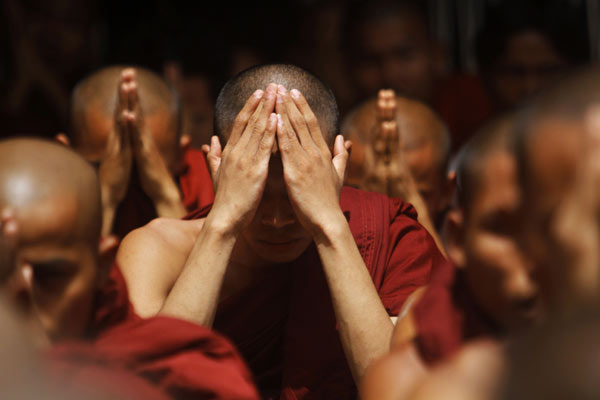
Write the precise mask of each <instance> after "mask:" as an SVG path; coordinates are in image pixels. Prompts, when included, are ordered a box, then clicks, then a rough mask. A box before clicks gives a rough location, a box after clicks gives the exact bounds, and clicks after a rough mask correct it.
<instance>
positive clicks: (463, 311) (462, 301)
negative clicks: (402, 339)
mask: <svg viewBox="0 0 600 400" xmlns="http://www.w3.org/2000/svg"><path fill="white" fill-rule="evenodd" d="M412 315H413V318H414V321H415V324H416V328H417V338H416V344H417V348H418V349H419V354H420V355H421V358H422V359H423V360H424V361H425V362H426V363H427V364H430V365H432V364H435V363H437V362H439V361H442V360H444V359H446V358H448V357H450V356H452V355H453V354H454V353H455V352H456V351H458V350H459V349H460V347H461V346H462V345H463V344H464V343H465V342H466V341H469V340H472V339H477V338H483V337H494V336H497V332H498V329H497V327H496V326H495V324H494V323H493V322H492V321H490V320H489V319H488V318H487V317H486V316H485V315H484V314H483V312H482V311H481V310H480V309H479V307H478V306H477V305H476V304H475V303H474V301H473V299H472V297H471V296H470V295H469V291H468V288H467V287H466V285H465V283H464V277H463V276H462V274H461V273H460V272H459V271H458V270H456V269H454V268H448V269H443V270H438V271H436V273H435V274H434V275H433V276H432V280H431V283H430V284H429V286H428V287H427V289H426V290H425V292H424V293H423V296H422V297H421V298H420V299H419V301H418V302H417V303H416V304H415V305H414V306H413V311H412Z"/></svg>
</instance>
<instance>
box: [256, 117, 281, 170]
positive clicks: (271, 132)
mask: <svg viewBox="0 0 600 400" xmlns="http://www.w3.org/2000/svg"><path fill="white" fill-rule="evenodd" d="M276 130H277V115H276V114H275V113H271V114H270V115H269V119H268V121H267V127H266V129H265V134H264V135H263V137H262V140H261V141H260V146H259V148H258V151H257V153H256V157H257V159H258V160H259V161H265V162H267V163H268V162H269V159H270V158H271V150H272V149H273V144H274V143H275V134H276Z"/></svg>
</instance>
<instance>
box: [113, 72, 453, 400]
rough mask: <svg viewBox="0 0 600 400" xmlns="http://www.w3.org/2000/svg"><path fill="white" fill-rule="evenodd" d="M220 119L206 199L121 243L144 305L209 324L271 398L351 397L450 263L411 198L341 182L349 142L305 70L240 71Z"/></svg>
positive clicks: (221, 100) (144, 309) (122, 259)
mask: <svg viewBox="0 0 600 400" xmlns="http://www.w3.org/2000/svg"><path fill="white" fill-rule="evenodd" d="M265 88H266V89H265ZM288 89H291V90H289V91H288ZM215 122H216V124H215V128H216V132H217V133H218V134H219V136H220V137H221V138H222V139H223V140H224V141H226V145H225V147H224V148H223V149H222V148H221V142H220V139H219V138H218V137H213V138H212V140H211V145H210V146H207V147H206V151H207V152H208V160H209V167H210V168H211V172H212V176H213V179H214V182H215V188H216V194H215V202H214V204H213V206H212V208H211V209H210V210H209V209H204V210H199V211H198V212H197V213H195V214H194V215H193V216H191V217H190V219H191V220H189V221H180V220H172V219H157V220H155V221H153V222H151V223H150V224H148V225H147V226H145V227H143V228H141V229H138V230H135V231H133V232H132V233H131V234H129V235H128V236H127V237H126V238H125V239H124V240H123V243H122V245H121V247H120V249H119V252H118V254H117V262H118V263H119V265H120V266H121V267H122V269H123V273H124V275H125V279H126V280H127V282H128V284H129V287H130V291H131V292H130V293H131V296H132V302H133V304H134V307H135V309H136V311H137V312H138V313H139V314H140V315H143V316H151V315H156V314H167V315H173V316H177V317H180V318H185V319H190V320H192V321H195V322H198V323H201V324H205V325H207V326H210V325H211V324H212V325H214V327H215V329H216V330H218V331H219V332H221V333H224V334H225V335H227V336H228V337H230V338H231V339H232V340H233V342H234V343H235V344H236V345H237V346H238V348H239V349H240V351H241V353H242V355H243V356H244V358H245V359H246V361H248V363H249V365H250V368H251V370H252V372H253V374H254V377H255V379H256V381H257V383H258V386H259V390H260V392H261V394H262V395H263V397H265V398H271V397H281V398H284V399H301V398H339V399H346V398H348V399H350V398H356V386H355V383H359V382H360V381H361V379H362V376H363V374H364V371H365V369H366V368H367V366H368V365H369V364H370V363H371V361H372V360H374V359H376V358H378V357H380V356H382V355H383V354H385V353H387V352H388V351H389V346H390V339H391V335H392V331H393V328H394V322H395V318H394V316H395V315H397V313H398V311H399V310H400V307H401V305H402V304H403V303H404V301H405V299H406V298H407V297H408V296H409V295H410V294H411V293H412V292H413V290H414V289H415V288H417V287H420V286H422V285H424V284H426V283H427V282H428V280H429V275H430V272H431V271H432V270H437V269H443V268H444V266H445V263H446V261H445V259H444V258H443V256H442V255H441V254H440V253H439V251H438V250H437V248H436V246H435V243H434V242H433V240H432V238H431V236H430V235H429V234H428V233H427V232H426V231H425V229H424V228H423V227H422V226H421V225H420V224H419V223H418V222H417V220H416V213H415V211H414V209H413V208H412V207H411V206H410V205H409V204H407V203H404V202H403V201H402V200H399V199H389V198H387V197H385V196H384V195H381V194H377V193H369V192H363V191H360V190H356V189H352V188H348V187H343V188H342V182H343V176H344V170H345V166H346V160H347V157H348V152H347V148H348V147H349V143H345V142H344V139H343V137H342V136H341V135H337V132H338V129H337V106H336V102H335V98H334V96H333V94H332V93H331V91H330V90H329V89H328V88H327V87H326V86H325V84H323V83H322V82H321V81H320V80H318V79H317V78H316V77H314V76H313V75H311V74H310V73H308V72H306V71H304V70H302V69H300V68H298V67H295V66H292V65H279V64H275V65H265V66H260V67H255V68H251V69H249V70H246V71H244V72H241V73H240V74H238V75H237V76H235V77H233V78H232V79H231V80H229V82H228V83H226V84H225V86H224V87H223V88H222V90H221V92H220V94H219V97H218V99H217V102H216V108H215ZM353 378H354V380H353Z"/></svg>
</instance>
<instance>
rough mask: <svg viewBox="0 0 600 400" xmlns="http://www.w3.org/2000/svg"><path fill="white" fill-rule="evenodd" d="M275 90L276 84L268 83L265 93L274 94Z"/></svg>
mask: <svg viewBox="0 0 600 400" xmlns="http://www.w3.org/2000/svg"><path fill="white" fill-rule="evenodd" d="M276 90H277V84H276V83H269V86H267V91H268V92H275V91H276Z"/></svg>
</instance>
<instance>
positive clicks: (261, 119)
mask: <svg viewBox="0 0 600 400" xmlns="http://www.w3.org/2000/svg"><path fill="white" fill-rule="evenodd" d="M276 97H277V96H276V94H275V92H274V91H272V90H270V89H268V90H267V95H266V96H265V99H264V102H263V105H262V108H261V109H260V112H259V111H257V112H258V115H257V118H256V120H255V122H254V126H253V128H252V130H251V131H250V132H248V133H249V134H250V135H248V136H247V140H248V151H249V152H250V153H254V154H256V152H257V151H258V148H259V147H260V145H261V142H262V139H263V136H264V135H265V132H266V129H267V125H268V123H269V118H270V115H271V114H273V111H274V109H275V99H276ZM275 125H276V124H275ZM248 127H250V124H248ZM244 135H247V134H246V133H244ZM242 140H243V139H240V142H241V141H242Z"/></svg>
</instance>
